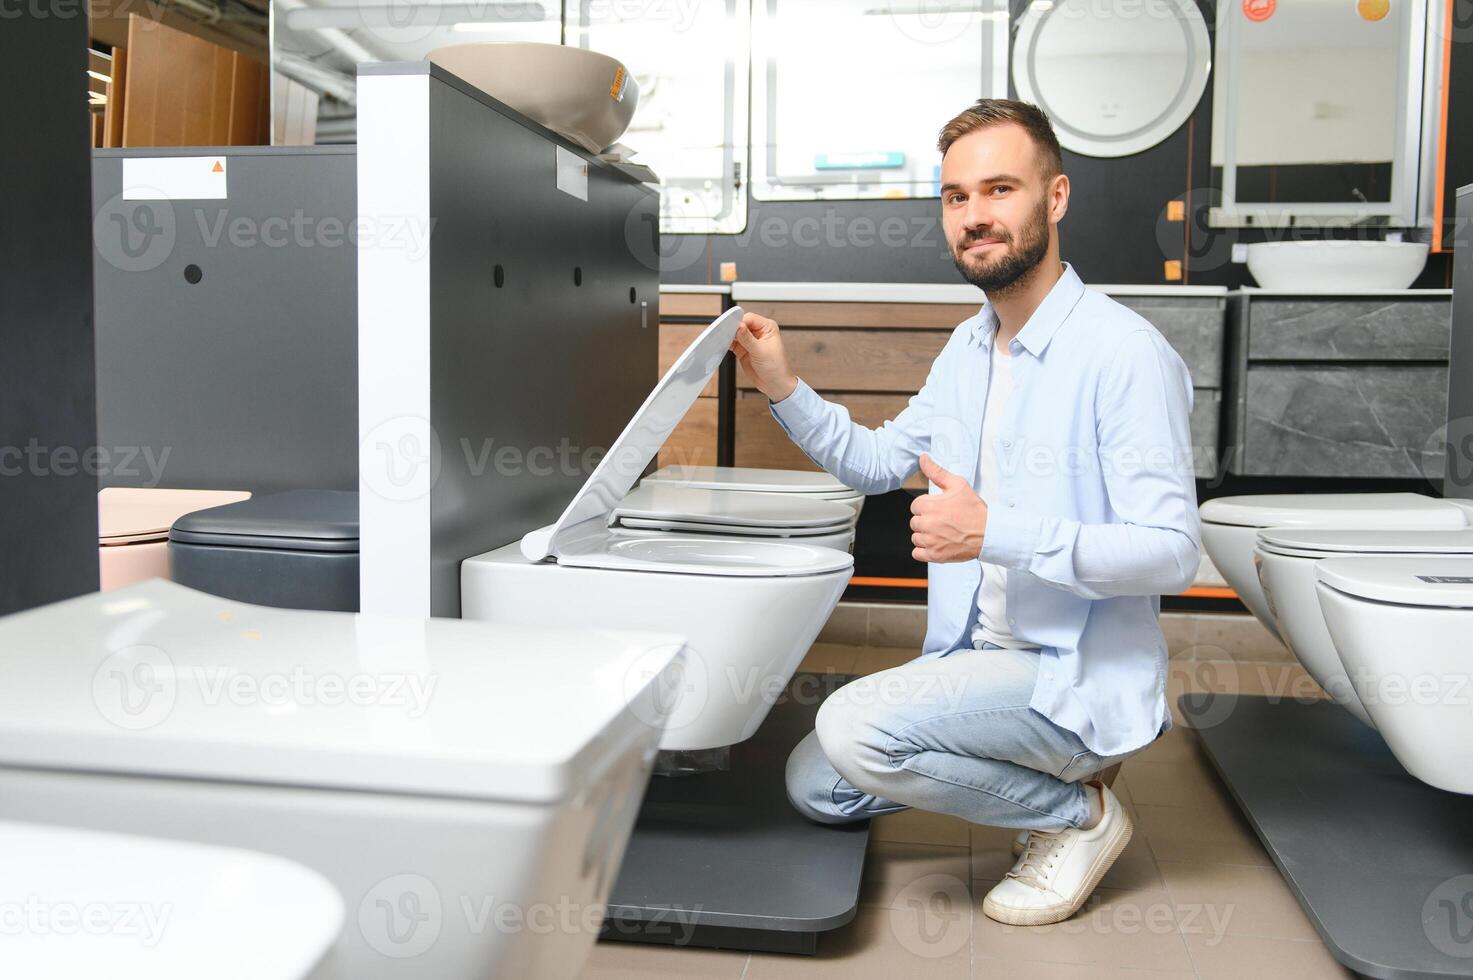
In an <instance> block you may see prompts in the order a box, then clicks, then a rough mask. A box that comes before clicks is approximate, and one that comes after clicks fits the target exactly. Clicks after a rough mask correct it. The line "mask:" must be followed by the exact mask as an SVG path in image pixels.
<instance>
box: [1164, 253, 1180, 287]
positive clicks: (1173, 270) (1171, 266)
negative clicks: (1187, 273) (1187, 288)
mask: <svg viewBox="0 0 1473 980" xmlns="http://www.w3.org/2000/svg"><path fill="white" fill-rule="evenodd" d="M1162 271H1163V272H1165V274H1166V281H1167V282H1181V260H1179V259H1167V260H1166V268H1165V269H1164V270H1162Z"/></svg>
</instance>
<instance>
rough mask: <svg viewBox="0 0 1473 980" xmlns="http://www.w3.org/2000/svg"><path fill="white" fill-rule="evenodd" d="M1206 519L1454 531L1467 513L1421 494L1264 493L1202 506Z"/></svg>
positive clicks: (1258, 524)
mask: <svg viewBox="0 0 1473 980" xmlns="http://www.w3.org/2000/svg"><path fill="white" fill-rule="evenodd" d="M1201 515H1202V520H1203V521H1205V522H1207V523H1209V524H1234V525H1237V526H1240V527H1279V526H1283V525H1298V526H1301V527H1328V526H1335V527H1350V528H1354V527H1366V528H1428V529H1433V530H1437V529H1444V528H1445V529H1452V528H1460V527H1467V526H1468V517H1467V512H1466V511H1465V510H1464V509H1463V508H1461V507H1457V506H1452V505H1450V504H1448V503H1447V502H1446V501H1443V500H1438V499H1437V498H1435V497H1426V496H1423V495H1422V494H1420V493H1314V494H1305V493H1262V494H1248V495H1245V496H1241V497H1219V498H1217V499H1215V500H1209V501H1207V502H1206V503H1204V504H1203V505H1202V508H1201Z"/></svg>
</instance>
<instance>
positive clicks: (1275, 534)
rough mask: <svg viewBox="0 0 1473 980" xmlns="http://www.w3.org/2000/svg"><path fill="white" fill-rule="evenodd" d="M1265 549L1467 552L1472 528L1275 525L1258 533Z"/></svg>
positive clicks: (1312, 553)
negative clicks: (1365, 528)
mask: <svg viewBox="0 0 1473 980" xmlns="http://www.w3.org/2000/svg"><path fill="white" fill-rule="evenodd" d="M1258 541H1259V544H1260V545H1262V547H1263V548H1264V550H1265V551H1270V552H1274V553H1276V554H1281V555H1298V556H1302V557H1316V556H1319V555H1325V556H1330V555H1337V554H1338V555H1375V554H1382V555H1406V554H1428V555H1438V554H1442V555H1468V554H1473V528H1464V529H1462V530H1455V531H1426V530H1420V529H1417V528H1407V529H1404V530H1385V529H1376V530H1366V531H1362V530H1356V529H1352V528H1307V527H1275V528H1268V529H1265V530H1263V531H1259V532H1258Z"/></svg>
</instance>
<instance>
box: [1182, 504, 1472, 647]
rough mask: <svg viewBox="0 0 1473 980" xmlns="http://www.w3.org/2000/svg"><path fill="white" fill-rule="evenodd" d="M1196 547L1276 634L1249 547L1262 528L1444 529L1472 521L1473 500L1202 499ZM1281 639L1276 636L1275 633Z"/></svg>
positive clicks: (1275, 627) (1262, 621)
mask: <svg viewBox="0 0 1473 980" xmlns="http://www.w3.org/2000/svg"><path fill="white" fill-rule="evenodd" d="M1201 516H1202V547H1203V549H1204V550H1205V551H1206V552H1207V556H1208V557H1209V558H1211V559H1212V563H1213V564H1214V565H1215V566H1217V570H1218V571H1219V572H1221V573H1222V577H1223V578H1224V579H1225V580H1226V581H1227V583H1228V585H1230V586H1232V588H1233V591H1234V592H1236V593H1237V594H1238V598H1239V599H1241V600H1243V604H1244V605H1245V606H1247V607H1248V611H1249V612H1251V613H1253V615H1254V616H1256V617H1257V618H1258V621H1259V622H1260V623H1262V624H1263V625H1264V626H1265V627H1266V628H1267V629H1268V631H1269V632H1270V633H1272V634H1274V635H1275V636H1279V629H1278V624H1277V623H1276V622H1275V621H1274V616H1273V613H1272V612H1271V611H1270V610H1269V608H1268V600H1267V599H1265V598H1264V595H1263V589H1262V587H1261V586H1260V585H1259V582H1258V572H1257V570H1256V568H1255V567H1254V565H1253V549H1254V547H1255V546H1256V545H1257V543H1258V532H1259V530H1260V529H1262V528H1267V527H1340V528H1358V529H1366V530H1372V529H1387V530H1397V529H1406V530H1411V529H1420V530H1429V531H1450V530H1454V529H1456V528H1461V527H1467V526H1468V525H1469V523H1470V520H1473V501H1463V500H1449V499H1438V498H1435V497H1424V496H1422V495H1421V494H1416V493H1269V494H1248V495H1244V496H1238V497H1218V498H1216V499H1214V500H1209V501H1207V502H1205V503H1204V504H1202V507H1201ZM1279 638H1280V639H1283V637H1282V636H1279Z"/></svg>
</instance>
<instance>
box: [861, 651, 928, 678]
mask: <svg viewBox="0 0 1473 980" xmlns="http://www.w3.org/2000/svg"><path fill="white" fill-rule="evenodd" d="M918 656H920V651H919V650H915V649H907V648H902V647H865V648H864V649H862V650H860V651H859V652H858V655H857V656H856V657H855V658H854V668H853V669H854V673H856V674H873V673H874V672H875V671H878V670H889V669H890V668H891V667H899V666H900V665H901V664H906V663H910V662H911V661H912V660H914V659H915V658H916V657H918Z"/></svg>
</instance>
